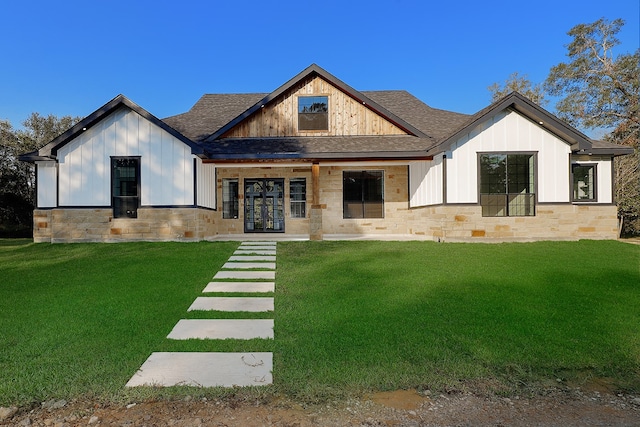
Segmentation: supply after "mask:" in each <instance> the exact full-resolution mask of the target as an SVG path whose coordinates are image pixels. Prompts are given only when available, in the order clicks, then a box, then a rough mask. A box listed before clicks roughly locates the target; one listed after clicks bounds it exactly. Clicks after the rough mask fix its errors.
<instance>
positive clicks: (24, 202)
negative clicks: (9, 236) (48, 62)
mask: <svg viewBox="0 0 640 427" xmlns="http://www.w3.org/2000/svg"><path fill="white" fill-rule="evenodd" d="M78 120H79V118H73V117H70V116H65V117H61V118H58V117H56V116H54V115H48V116H46V117H45V116H41V115H40V114H38V113H32V114H31V115H30V116H29V117H28V118H27V119H26V120H25V121H24V122H23V126H24V129H21V130H16V129H14V128H13V126H12V125H11V123H10V122H8V121H6V120H0V231H1V230H2V229H4V230H5V231H6V230H14V231H15V230H30V229H31V224H32V218H31V217H32V211H33V208H34V206H35V173H34V170H33V169H34V168H33V165H31V164H29V163H25V162H21V161H19V160H18V156H20V155H21V154H24V153H27V152H30V151H35V150H38V149H39V148H41V147H42V146H44V145H45V144H47V143H48V142H50V141H51V140H53V139H54V138H55V137H57V136H58V135H60V134H61V133H63V132H64V131H66V130H67V129H68V128H70V127H71V126H73V125H74V124H75V123H76V122H77V121H78Z"/></svg>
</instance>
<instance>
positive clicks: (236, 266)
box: [222, 262, 276, 270]
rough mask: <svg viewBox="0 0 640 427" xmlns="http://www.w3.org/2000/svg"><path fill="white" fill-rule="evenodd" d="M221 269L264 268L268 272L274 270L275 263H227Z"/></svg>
mask: <svg viewBox="0 0 640 427" xmlns="http://www.w3.org/2000/svg"><path fill="white" fill-rule="evenodd" d="M222 268H226V269H229V270H238V269H247V270H248V269H250V268H265V269H269V270H275V269H276V263H275V262H227V263H225V264H224V265H223V266H222Z"/></svg>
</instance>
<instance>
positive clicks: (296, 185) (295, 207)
mask: <svg viewBox="0 0 640 427" xmlns="http://www.w3.org/2000/svg"><path fill="white" fill-rule="evenodd" d="M289 198H290V200H291V218H306V216H307V180H306V179H304V178H293V179H291V181H290V182H289Z"/></svg>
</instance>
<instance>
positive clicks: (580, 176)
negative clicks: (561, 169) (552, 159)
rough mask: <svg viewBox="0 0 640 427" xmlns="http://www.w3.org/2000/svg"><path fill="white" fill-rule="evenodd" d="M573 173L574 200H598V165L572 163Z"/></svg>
mask: <svg viewBox="0 0 640 427" xmlns="http://www.w3.org/2000/svg"><path fill="white" fill-rule="evenodd" d="M571 173H572V174H573V200H574V201H578V202H595V201H596V165H580V164H573V165H571Z"/></svg>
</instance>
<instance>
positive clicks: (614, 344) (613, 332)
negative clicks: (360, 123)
mask: <svg viewBox="0 0 640 427" xmlns="http://www.w3.org/2000/svg"><path fill="white" fill-rule="evenodd" d="M236 247H237V243H234V242H215V243H207V242H200V243H126V244H74V245H62V244H60V245H48V244H32V243H30V242H29V241H26V240H23V241H12V240H1V241H0V349H1V350H0V406H2V405H8V404H18V405H22V404H28V403H30V402H41V401H44V400H47V399H50V398H64V399H70V398H75V397H88V398H95V399H99V400H107V401H109V400H120V401H121V400H127V399H131V398H132V396H136V397H141V398H142V397H147V396H154V397H161V396H165V395H181V394H189V395H191V396H195V395H221V394H224V393H238V391H237V390H231V391H220V390H195V389H189V390H184V389H180V388H176V389H173V390H163V389H143V390H137V389H135V390H126V389H124V387H123V386H124V384H125V383H126V381H127V380H128V379H129V378H130V377H131V375H133V373H134V372H135V371H136V370H137V369H138V368H139V367H140V365H141V364H142V362H143V361H144V360H145V359H146V358H147V357H148V356H149V354H150V353H151V352H153V351H272V352H273V353H274V384H273V385H272V386H269V387H267V388H266V389H263V390H249V391H246V393H255V394H257V395H258V396H260V395H264V394H270V393H273V394H283V395H286V396H287V397H289V398H292V399H296V400H299V401H305V402H320V401H326V400H329V399H333V398H336V397H338V398H339V397H340V396H346V395H358V394H361V393H363V392H367V391H372V390H394V389H401V388H418V389H427V388H428V389H431V390H455V389H473V388H477V389H482V390H480V391H483V392H485V391H488V392H495V393H501V394H510V393H512V392H514V390H520V391H522V390H523V389H526V390H531V391H533V392H535V391H536V390H541V389H543V388H545V387H549V386H551V385H554V386H557V385H563V386H571V387H579V386H581V384H585V383H587V382H589V381H592V380H594V379H597V380H605V381H607V382H608V383H609V384H612V387H615V388H616V389H617V390H621V391H628V392H635V393H637V392H639V391H640V246H637V245H630V244H625V243H621V242H594V241H580V242H539V243H522V244H517V243H512V244H494V245H489V244H438V243H433V242H283V243H279V244H278V258H277V275H276V292H275V313H273V314H266V313H265V314H253V315H251V316H252V317H261V316H264V317H265V318H268V317H269V316H274V318H275V340H272V341H271V340H251V341H249V342H247V341H238V340H226V341H198V340H190V341H184V342H176V341H170V340H167V339H166V335H167V334H168V333H169V331H170V330H171V328H172V327H173V326H174V325H175V323H176V322H177V321H178V320H179V319H180V318H186V317H231V316H233V317H247V316H248V315H247V314H246V313H244V314H233V315H231V314H225V313H203V312H187V308H188V307H189V305H190V304H191V303H192V302H193V300H194V299H195V298H196V297H197V296H199V295H201V292H202V289H203V288H204V287H205V285H206V284H207V282H209V281H210V280H211V278H212V277H213V275H214V274H215V272H216V271H218V269H220V267H221V266H222V264H223V263H224V262H225V261H226V260H227V259H228V258H229V256H230V255H231V254H232V252H233V250H234V249H235V248H236Z"/></svg>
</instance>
